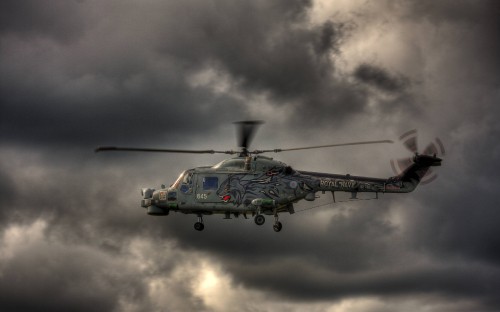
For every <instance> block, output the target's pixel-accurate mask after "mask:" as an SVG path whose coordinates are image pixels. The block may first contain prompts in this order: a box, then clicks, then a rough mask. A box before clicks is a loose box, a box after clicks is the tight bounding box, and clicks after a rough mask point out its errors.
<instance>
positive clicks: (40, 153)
mask: <svg viewBox="0 0 500 312" xmlns="http://www.w3.org/2000/svg"><path fill="white" fill-rule="evenodd" d="M499 13H500V12H499V5H498V4H497V2H496V1H439V2H435V1H404V2H398V3H393V2H390V1H376V2H375V1H368V2H365V1H359V3H358V2H356V1H353V2H351V3H349V4H346V3H336V2H332V3H330V2H322V1H314V2H311V1H274V2H272V3H270V2H267V1H245V2H238V3H235V2H232V1H213V2H195V1H181V2H177V1H148V2H141V3H137V2H134V1H102V2H101V1H99V2H97V1H50V2H48V3H45V2H44V3H41V2H39V1H24V2H19V1H3V2H2V3H1V4H0V21H1V22H0V100H1V101H0V160H1V161H0V205H1V210H0V310H6V311H33V310H40V309H45V310H53V311H58V310H65V311H67V310H75V311H78V310H89V309H98V310H101V311H144V310H150V311H162V310H172V311H187V310H204V311H234V309H238V310H242V311H255V310H261V311H273V310H282V309H287V310H291V311H302V310H304V309H313V310H317V311H332V310H333V311H382V310H383V311H401V310H407V311H419V310H420V311H424V310H425V311H471V310H476V311H477V310H480V311H497V310H499V309H500V302H499V301H498V298H497V297H498V296H497V294H498V292H499V290H500V285H499V282H498V281H499V280H500V276H499V275H500V269H499V259H500V254H499V252H498V245H499V243H500V242H499V241H498V237H500V236H499V233H498V226H497V225H498V222H500V212H499V210H498V207H499V200H498V198H497V196H496V193H497V189H498V186H499V184H500V181H499V178H498V174H496V172H497V171H498V170H497V169H498V163H497V160H498V158H499V156H500V149H499V145H498V143H497V138H498V135H500V131H499V128H498V126H497V119H498V116H500V111H499V109H498V105H497V103H498V100H499V97H498V87H499V85H500V82H499V76H498V69H497V68H499V67H498V55H500V47H499V45H498V39H497V38H498V37H499V36H498V35H499V29H500V27H498V26H499V25H498V23H499V20H500V19H499V18H498V17H499ZM245 118H251V119H263V120H266V121H267V123H266V124H265V125H263V126H262V127H261V129H259V132H258V133H257V136H256V137H255V140H254V143H253V144H255V146H256V147H259V148H260V147H262V148H275V147H294V146H309V145H316V144H328V143H339V142H344V141H352V140H358V139H383V138H391V139H393V140H395V141H396V144H394V145H393V146H390V147H383V148H382V147H381V148H378V147H373V148H369V149H366V148H363V149H355V148H346V149H343V150H335V151H333V150H324V151H321V152H318V153H316V152H315V153H302V152H297V153H296V154H293V153H290V154H283V155H270V156H273V157H275V156H279V157H276V158H278V159H282V160H283V161H286V162H288V163H290V164H291V165H293V166H294V168H295V167H296V168H300V169H302V168H303V169H310V170H317V171H325V172H333V173H346V171H348V172H352V173H355V174H359V175H365V174H370V175H374V176H376V175H379V176H385V175H391V174H392V172H391V171H390V167H389V164H388V162H389V160H390V159H397V158H398V157H400V156H401V157H402V156H408V154H407V153H406V152H407V151H402V150H404V147H402V146H399V147H398V146H397V145H398V143H399V142H398V136H399V135H400V134H401V133H404V132H405V131H407V130H410V129H414V128H418V129H419V135H421V136H420V137H419V139H420V140H421V142H419V144H420V146H422V147H424V146H425V145H426V143H427V142H426V141H425V140H426V139H429V138H430V140H432V139H434V138H435V137H436V136H439V137H440V139H441V140H442V141H443V142H444V144H445V145H446V152H447V153H446V158H445V160H444V162H443V167H442V168H440V169H439V171H438V175H439V177H438V179H437V180H436V181H434V182H432V183H431V184H429V185H427V186H423V187H421V188H419V189H417V190H416V191H415V192H414V193H411V194H408V195H406V196H389V195H385V196H383V197H382V198H380V199H379V200H378V201H375V200H370V201H361V202H355V203H339V204H336V205H327V206H325V207H323V208H318V209H312V210H305V211H302V212H299V213H297V214H295V215H290V216H283V217H282V219H281V220H282V222H284V224H285V228H284V230H283V231H282V232H281V233H279V235H276V233H274V232H272V231H271V230H270V229H269V228H268V227H266V226H264V227H262V228H260V227H257V226H256V225H255V224H254V223H253V221H252V220H244V219H243V218H239V219H233V220H231V221H229V220H221V219H220V218H218V217H216V216H212V217H211V218H209V217H207V218H206V219H205V223H206V227H207V228H206V230H205V231H204V232H203V233H198V232H195V231H194V230H193V229H192V224H193V222H194V220H195V218H194V216H192V215H181V214H171V215H170V216H168V217H164V218H163V217H158V218H155V217H150V216H147V215H146V214H145V213H144V211H143V210H142V209H141V208H139V199H140V196H139V191H138V190H139V189H140V188H141V187H157V186H158V185H159V184H161V183H165V184H169V183H171V182H172V181H173V180H174V179H175V178H176V176H177V175H178V174H179V173H180V172H181V171H182V170H184V169H186V168H191V167H194V166H201V165H209V164H213V163H216V162H218V161H220V160H221V159H222V158H220V157H219V156H216V157H213V158H212V156H187V157H180V156H177V155H168V156H160V155H137V154H98V155H95V154H94V153H93V149H94V148H95V147H96V146H97V145H107V144H109V145H134V146H151V147H155V146H156V147H171V148H203V149H204V148H222V149H230V148H232V147H234V145H235V144H236V142H235V140H234V131H233V129H232V125H231V122H233V121H236V120H241V119H245ZM266 144H267V145H276V146H261V145H266ZM405 153H406V154H405ZM330 201H331V199H330V197H329V194H325V195H324V196H322V197H321V198H320V199H318V201H317V202H314V203H313V204H314V205H319V204H323V203H329V202H330ZM310 206H311V205H310V204H305V203H300V204H298V205H297V210H301V209H306V208H308V207H310ZM200 234H201V235H200ZM56 298H57V300H56Z"/></svg>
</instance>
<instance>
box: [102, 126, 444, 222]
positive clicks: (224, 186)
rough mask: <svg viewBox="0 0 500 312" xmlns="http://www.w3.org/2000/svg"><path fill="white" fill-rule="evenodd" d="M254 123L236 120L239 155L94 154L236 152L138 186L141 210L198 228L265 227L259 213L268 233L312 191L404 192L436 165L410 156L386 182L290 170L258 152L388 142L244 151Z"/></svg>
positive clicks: (424, 157)
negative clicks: (235, 221) (187, 220)
mask: <svg viewBox="0 0 500 312" xmlns="http://www.w3.org/2000/svg"><path fill="white" fill-rule="evenodd" d="M261 123H262V122H259V121H242V122H237V123H236V124H237V125H238V126H239V130H240V131H239V132H240V133H239V146H240V147H241V150H240V151H232V150H230V151H215V150H179V149H154V148H133V147H115V146H104V147H98V148H97V149H96V150H95V151H96V152H103V151H129V152H130V151H131V152H163V153H193V154H215V153H222V154H229V155H234V154H238V156H237V157H234V158H229V159H226V160H224V161H222V162H220V163H218V164H216V165H214V166H207V167H197V168H193V169H189V170H186V171H184V172H183V173H182V174H181V175H180V176H179V178H178V179H177V180H176V181H175V182H174V183H173V184H172V185H171V186H170V187H165V186H164V185H162V186H161V189H159V190H155V189H152V188H144V189H142V190H141V194H142V197H143V199H142V201H141V206H142V207H144V208H146V209H147V213H148V214H149V215H153V216H165V215H168V214H169V212H170V211H175V212H182V213H185V214H196V215H197V217H198V219H197V222H196V223H195V224H194V228H195V229H196V230H198V231H202V230H203V229H204V227H205V226H204V223H203V216H205V215H212V214H222V215H224V216H225V218H227V219H230V218H231V215H234V216H235V217H238V216H239V215H243V216H244V217H245V218H248V217H247V215H249V214H250V215H252V216H253V217H254V221H255V223H256V224H257V225H263V224H264V223H265V220H266V219H265V217H264V215H271V216H274V223H273V229H274V231H276V232H279V231H281V229H282V223H281V222H280V221H279V214H280V213H283V212H286V213H290V214H293V213H294V212H295V211H294V206H293V204H294V203H297V202H298V201H300V200H303V199H304V200H307V201H313V200H315V199H316V197H317V196H316V193H317V192H323V193H324V192H332V194H333V198H334V200H335V192H348V193H351V198H352V199H356V198H357V197H356V196H357V194H358V193H361V192H368V193H372V194H375V196H376V198H378V193H408V192H411V191H413V190H414V189H415V188H416V187H417V185H418V184H419V183H420V181H421V180H422V178H423V177H424V175H425V174H426V173H427V171H428V170H429V168H430V167H432V166H440V165H441V161H442V159H440V158H438V157H436V154H434V155H419V154H418V153H415V155H414V156H413V158H412V163H411V164H410V165H409V167H407V168H406V169H405V170H403V171H402V172H401V173H400V174H398V175H396V176H393V177H390V178H387V179H380V178H372V177H361V176H351V175H348V174H347V175H342V174H330V173H320V172H310V171H302V170H295V169H293V168H292V167H290V166H288V165H286V164H285V163H282V162H280V161H277V160H274V159H272V158H270V157H265V156H262V155H260V154H263V153H278V152H285V151H296V150H305V149H316V148H325V147H338V146H350V145H365V144H383V143H393V141H391V140H381V141H364V142H352V143H342V144H330V145H321V146H309V147H299V148H288V149H272V150H253V151H250V150H249V146H250V141H251V139H252V137H253V134H254V132H255V129H256V127H257V126H258V125H259V124H261Z"/></svg>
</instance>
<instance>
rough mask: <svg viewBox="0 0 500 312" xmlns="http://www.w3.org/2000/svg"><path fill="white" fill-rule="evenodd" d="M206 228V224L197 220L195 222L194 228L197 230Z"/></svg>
mask: <svg viewBox="0 0 500 312" xmlns="http://www.w3.org/2000/svg"><path fill="white" fill-rule="evenodd" d="M204 228H205V225H204V224H203V223H201V222H196V223H195V224H194V229H195V230H197V231H203V229H204Z"/></svg>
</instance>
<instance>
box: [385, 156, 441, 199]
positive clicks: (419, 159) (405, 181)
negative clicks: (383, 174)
mask: <svg viewBox="0 0 500 312" xmlns="http://www.w3.org/2000/svg"><path fill="white" fill-rule="evenodd" d="M441 161H442V159H441V158H438V157H436V156H435V155H434V156H429V155H418V154H415V156H414V157H413V164H412V165H411V166H409V167H408V168H406V169H405V170H404V171H403V172H402V173H401V174H400V175H398V176H395V177H392V178H389V179H388V181H387V186H390V185H394V184H402V187H401V188H398V189H394V190H393V191H395V192H397V193H407V192H411V191H413V190H414V189H415V188H416V187H417V185H418V184H419V183H420V181H421V180H422V178H423V177H424V176H425V174H426V173H427V171H428V170H429V168H430V167H434V166H441ZM391 191H392V190H391ZM391 191H388V192H391Z"/></svg>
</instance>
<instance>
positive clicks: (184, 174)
mask: <svg viewBox="0 0 500 312" xmlns="http://www.w3.org/2000/svg"><path fill="white" fill-rule="evenodd" d="M184 176H187V174H186V171H184V172H182V173H181V174H180V175H179V177H178V178H177V180H175V182H174V184H172V187H173V188H178V187H179V184H181V182H182V180H183V179H184Z"/></svg>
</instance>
